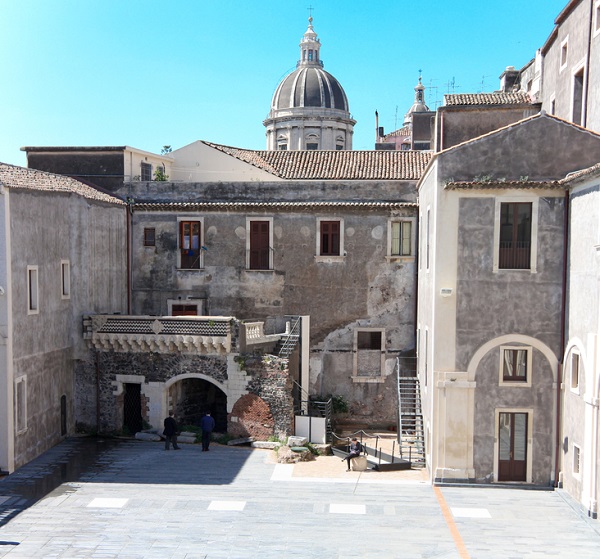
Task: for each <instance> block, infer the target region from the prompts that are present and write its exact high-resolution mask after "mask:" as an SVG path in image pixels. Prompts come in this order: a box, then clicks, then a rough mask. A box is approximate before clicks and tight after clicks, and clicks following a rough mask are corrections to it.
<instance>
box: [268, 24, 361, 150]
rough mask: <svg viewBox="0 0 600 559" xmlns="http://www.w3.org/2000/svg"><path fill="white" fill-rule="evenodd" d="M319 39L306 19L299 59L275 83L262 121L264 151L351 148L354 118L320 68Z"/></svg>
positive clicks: (339, 89)
mask: <svg viewBox="0 0 600 559" xmlns="http://www.w3.org/2000/svg"><path fill="white" fill-rule="evenodd" d="M320 50H321V41H320V40H319V38H318V37H317V34H316V33H315V30H314V28H313V25H312V17H309V18H308V29H307V30H306V33H304V35H303V37H302V40H301V41H300V60H299V61H298V63H297V64H296V69H295V70H293V71H292V72H290V73H289V74H288V75H287V76H286V77H285V78H283V80H282V81H281V82H280V83H279V85H278V86H277V89H276V90H275V93H274V95H273V98H272V100H271V110H270V111H269V115H268V117H267V118H266V119H265V120H264V121H263V124H264V125H265V126H266V128H267V150H276V149H278V150H281V149H283V150H303V149H309V150H310V149H317V150H339V149H352V134H353V128H354V125H355V124H356V121H355V120H354V119H353V118H352V116H351V115H350V107H349V105H348V98H347V97H346V93H345V92H344V89H343V88H342V86H341V85H340V82H339V81H338V80H336V79H335V78H334V77H333V76H332V75H331V74H330V73H329V72H326V71H325V70H323V61H322V60H321V57H320Z"/></svg>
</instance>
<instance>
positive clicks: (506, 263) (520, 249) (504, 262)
mask: <svg viewBox="0 0 600 559" xmlns="http://www.w3.org/2000/svg"><path fill="white" fill-rule="evenodd" d="M498 267H499V268H501V269H508V270H528V269H529V268H530V267H531V242H529V241H501V242H500V251H499V254H498Z"/></svg>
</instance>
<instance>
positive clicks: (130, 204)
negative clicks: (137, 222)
mask: <svg viewBox="0 0 600 559" xmlns="http://www.w3.org/2000/svg"><path fill="white" fill-rule="evenodd" d="M133 202H134V200H133V198H130V197H129V196H127V210H126V213H127V216H126V224H127V228H126V229H127V231H126V235H127V265H126V269H127V314H128V315H130V314H131V216H132V215H133Z"/></svg>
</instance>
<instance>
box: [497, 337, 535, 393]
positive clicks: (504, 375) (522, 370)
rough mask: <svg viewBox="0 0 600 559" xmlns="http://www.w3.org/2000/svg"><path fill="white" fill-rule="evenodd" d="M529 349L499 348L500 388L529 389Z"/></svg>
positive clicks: (530, 354)
mask: <svg viewBox="0 0 600 559" xmlns="http://www.w3.org/2000/svg"><path fill="white" fill-rule="evenodd" d="M532 356H533V351H532V348H531V347H528V346H522V345H514V346H508V345H506V346H500V379H499V385H500V386H507V385H508V386H511V387H520V388H527V387H531V366H532V365H531V363H532Z"/></svg>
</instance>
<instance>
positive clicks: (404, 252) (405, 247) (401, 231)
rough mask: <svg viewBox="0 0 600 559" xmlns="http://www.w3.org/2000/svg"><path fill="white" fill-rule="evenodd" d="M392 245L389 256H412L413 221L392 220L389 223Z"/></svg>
mask: <svg viewBox="0 0 600 559" xmlns="http://www.w3.org/2000/svg"><path fill="white" fill-rule="evenodd" d="M388 231H389V235H390V241H391V242H390V247H389V252H388V255H389V256H411V255H412V253H413V250H412V222H411V221H391V222H390V223H389V228H388Z"/></svg>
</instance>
